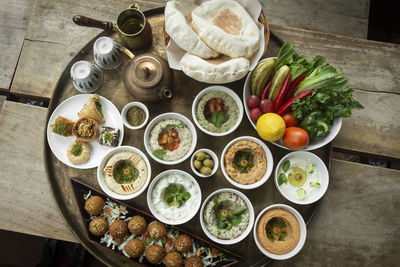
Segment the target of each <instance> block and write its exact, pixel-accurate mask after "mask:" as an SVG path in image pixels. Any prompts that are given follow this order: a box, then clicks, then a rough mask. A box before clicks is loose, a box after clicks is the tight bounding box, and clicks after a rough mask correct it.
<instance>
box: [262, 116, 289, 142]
mask: <svg viewBox="0 0 400 267" xmlns="http://www.w3.org/2000/svg"><path fill="white" fill-rule="evenodd" d="M285 131H286V125H285V121H284V120H283V119H282V117H281V116H279V115H278V114H276V113H265V114H263V115H262V116H261V117H260V118H259V119H258V120H257V133H258V135H259V136H260V137H261V138H262V139H264V140H266V141H270V142H275V141H278V140H279V139H281V138H282V136H283V135H284V134H285Z"/></svg>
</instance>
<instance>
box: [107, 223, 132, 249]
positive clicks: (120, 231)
mask: <svg viewBox="0 0 400 267" xmlns="http://www.w3.org/2000/svg"><path fill="white" fill-rule="evenodd" d="M110 234H111V236H112V237H113V238H114V240H115V241H117V242H118V243H121V242H122V240H123V239H124V237H125V236H127V235H128V225H127V224H126V222H124V221H123V220H116V221H114V222H113V223H112V224H111V225H110Z"/></svg>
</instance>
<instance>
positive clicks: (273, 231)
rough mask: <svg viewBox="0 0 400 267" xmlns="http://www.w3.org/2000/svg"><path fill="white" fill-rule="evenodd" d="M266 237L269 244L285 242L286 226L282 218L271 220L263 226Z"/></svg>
mask: <svg viewBox="0 0 400 267" xmlns="http://www.w3.org/2000/svg"><path fill="white" fill-rule="evenodd" d="M265 231H266V232H267V237H268V239H269V240H271V242H274V241H285V237H286V236H287V225H286V222H285V221H284V220H283V219H282V218H272V219H271V220H269V222H268V223H267V225H266V226H265Z"/></svg>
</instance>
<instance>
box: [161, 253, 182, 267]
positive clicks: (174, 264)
mask: <svg viewBox="0 0 400 267" xmlns="http://www.w3.org/2000/svg"><path fill="white" fill-rule="evenodd" d="M164 263H165V265H166V266H167V267H180V266H182V263H183V260H182V257H181V254H179V253H178V252H176V251H174V252H169V253H168V254H167V255H166V256H165V258H164Z"/></svg>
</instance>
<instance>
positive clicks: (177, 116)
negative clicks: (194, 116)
mask: <svg viewBox="0 0 400 267" xmlns="http://www.w3.org/2000/svg"><path fill="white" fill-rule="evenodd" d="M166 119H177V120H180V121H181V122H183V123H184V124H185V125H186V127H188V128H189V130H190V132H191V133H192V145H191V147H190V149H189V151H188V152H187V153H186V154H185V155H184V156H183V157H182V158H180V159H178V160H174V161H167V160H163V159H159V158H157V157H156V156H154V155H153V153H152V150H151V147H150V144H149V140H150V132H151V130H152V129H153V128H154V126H156V125H157V123H159V122H160V121H162V120H166ZM196 143H197V132H196V128H195V127H194V125H193V123H192V122H191V121H190V120H189V119H188V118H186V117H185V116H183V115H181V114H179V113H173V112H170V113H164V114H161V115H158V116H157V117H155V118H154V119H153V120H152V121H151V122H150V123H149V125H147V127H146V130H145V131H144V147H145V148H146V151H147V153H148V154H149V155H150V157H152V158H153V159H154V160H155V161H157V162H159V163H162V164H165V165H173V164H178V163H180V162H182V161H184V160H185V159H187V158H188V157H189V156H190V155H191V154H192V153H193V151H194V149H195V148H196Z"/></svg>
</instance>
